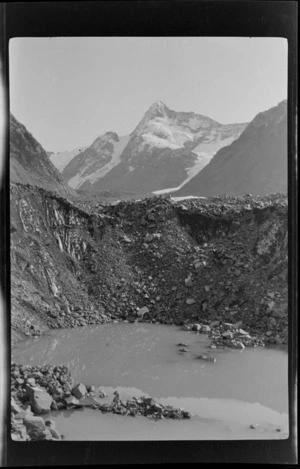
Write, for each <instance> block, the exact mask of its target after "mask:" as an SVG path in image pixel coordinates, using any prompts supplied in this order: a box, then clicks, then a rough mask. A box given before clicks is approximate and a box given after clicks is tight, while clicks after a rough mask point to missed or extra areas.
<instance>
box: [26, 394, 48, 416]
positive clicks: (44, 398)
mask: <svg viewBox="0 0 300 469" xmlns="http://www.w3.org/2000/svg"><path fill="white" fill-rule="evenodd" d="M52 401H53V399H52V397H51V396H50V394H48V393H47V392H45V391H40V390H39V391H34V393H33V394H32V395H31V396H30V404H31V407H32V409H33V411H34V413H36V414H47V413H48V412H50V409H51V404H52Z"/></svg>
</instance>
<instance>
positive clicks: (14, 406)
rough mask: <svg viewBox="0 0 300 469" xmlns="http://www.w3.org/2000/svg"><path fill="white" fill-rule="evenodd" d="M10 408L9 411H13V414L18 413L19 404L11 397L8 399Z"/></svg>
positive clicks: (19, 410) (19, 409)
mask: <svg viewBox="0 0 300 469" xmlns="http://www.w3.org/2000/svg"><path fill="white" fill-rule="evenodd" d="M10 408H11V412H13V413H14V414H18V413H19V412H21V408H20V406H18V404H17V403H16V401H15V400H14V398H13V397H12V398H11V401H10Z"/></svg>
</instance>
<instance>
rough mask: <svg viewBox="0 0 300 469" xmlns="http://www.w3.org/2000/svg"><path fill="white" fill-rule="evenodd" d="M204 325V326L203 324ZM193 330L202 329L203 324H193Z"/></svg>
mask: <svg viewBox="0 0 300 469" xmlns="http://www.w3.org/2000/svg"><path fill="white" fill-rule="evenodd" d="M202 327H203V326H202ZM192 331H198V332H200V331H201V324H193V326H192Z"/></svg>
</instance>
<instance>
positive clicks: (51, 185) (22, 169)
mask: <svg viewBox="0 0 300 469" xmlns="http://www.w3.org/2000/svg"><path fill="white" fill-rule="evenodd" d="M10 181H11V182H20V183H22V184H31V185H33V186H38V187H43V188H45V189H48V190H51V191H56V192H59V193H60V194H61V195H64V196H67V195H71V196H74V195H75V193H74V191H73V190H72V189H71V188H70V187H69V186H68V185H67V184H66V183H65V181H64V180H63V178H62V176H61V175H60V174H59V172H58V171H57V169H56V168H55V167H54V166H53V164H52V163H51V161H50V159H49V157H48V154H47V152H46V150H44V148H43V147H42V146H41V145H40V144H39V143H38V142H37V141H36V139H35V138H34V137H33V136H32V135H31V134H30V133H29V132H28V130H27V129H26V127H25V126H24V125H22V124H21V123H20V122H19V121H18V120H17V119H16V118H15V117H14V116H13V115H12V114H11V115H10Z"/></svg>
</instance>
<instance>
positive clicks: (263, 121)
mask: <svg viewBox="0 0 300 469" xmlns="http://www.w3.org/2000/svg"><path fill="white" fill-rule="evenodd" d="M286 190H287V101H286V100H285V101H282V102H281V103H279V104H278V106H276V107H273V108H271V109H269V110H268V111H265V112H261V113H259V114H258V115H257V116H256V117H255V118H254V119H253V121H252V122H251V123H250V124H249V125H248V126H247V127H246V129H245V130H244V132H243V133H242V134H241V135H240V137H239V138H238V139H236V140H235V141H234V142H232V144H231V145H229V146H227V147H225V148H222V149H221V150H219V151H218V153H217V154H216V155H215V156H214V157H213V158H212V160H211V161H210V162H209V164H208V165H207V166H206V167H205V168H203V169H202V171H200V173H198V174H197V175H196V176H195V177H194V178H192V179H191V180H190V181H189V182H188V183H187V184H185V185H184V186H183V187H182V188H181V189H180V190H179V191H177V192H175V193H173V194H172V195H174V196H188V195H196V196H211V195H221V194H236V195H238V194H245V193H252V194H268V193H271V192H284V191H286Z"/></svg>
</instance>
